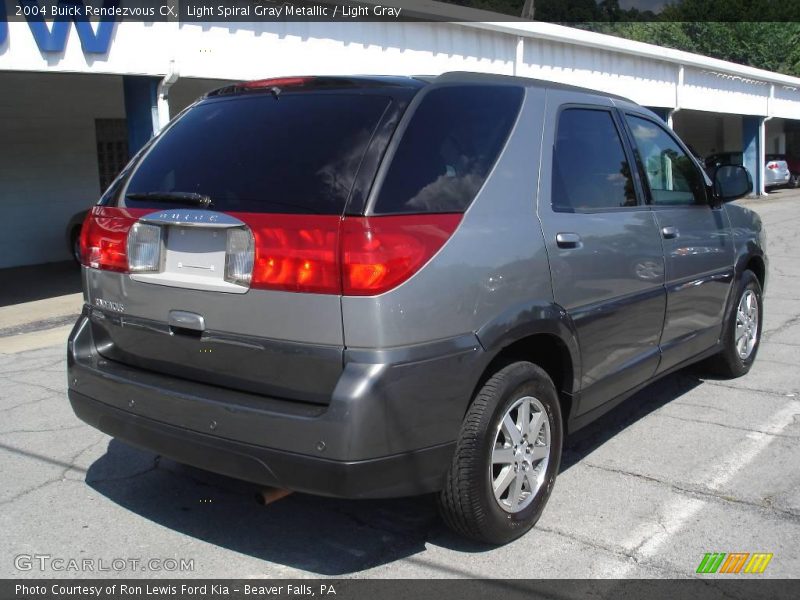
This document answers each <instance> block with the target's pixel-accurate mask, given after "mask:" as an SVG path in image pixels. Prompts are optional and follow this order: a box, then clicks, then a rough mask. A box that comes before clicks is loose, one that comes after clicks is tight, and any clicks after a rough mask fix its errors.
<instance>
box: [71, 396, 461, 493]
mask: <svg viewBox="0 0 800 600" xmlns="http://www.w3.org/2000/svg"><path fill="white" fill-rule="evenodd" d="M69 399H70V403H71V404H72V409H73V410H74V411H75V414H76V415H77V416H78V417H79V418H80V419H81V420H83V421H85V422H86V423H88V424H89V425H91V426H93V427H95V428H97V429H99V430H100V431H102V432H104V433H106V434H108V435H110V436H113V437H115V438H117V439H120V440H124V441H126V442H128V443H130V444H132V445H134V446H138V447H140V448H145V449H147V450H150V451H152V452H155V453H157V454H160V455H162V456H167V457H169V458H171V459H173V460H176V461H178V462H181V463H184V464H187V465H192V466H195V467H199V468H201V469H206V470H208V471H213V472H215V473H221V474H223V475H228V476H230V477H236V478H237V479H243V480H246V481H252V482H254V483H258V484H261V485H265V486H275V487H281V488H287V489H292V490H297V491H302V492H308V493H312V494H320V495H325V496H336V497H342V498H380V497H391V496H409V495H414V494H424V493H427V492H431V491H435V490H437V489H439V488H440V487H441V480H442V476H443V473H444V469H446V468H447V465H448V464H449V461H450V459H451V458H452V455H453V445H451V444H444V445H441V446H436V447H434V448H426V449H424V450H418V451H415V452H406V453H403V454H396V455H393V456H388V457H383V458H377V459H372V460H362V461H350V462H345V461H335V460H325V459H322V458H318V457H310V456H304V455H302V454H294V453H291V452H281V451H279V450H274V449H271V448H265V447H260V446H253V445H251V444H244V443H241V442H235V441H231V440H226V439H223V438H219V437H216V436H212V435H206V434H201V433H197V432H194V431H190V430H188V429H183V428H180V427H174V426H171V425H166V424H164V423H160V422H158V421H153V420H152V419H147V418H145V417H141V416H138V415H135V414H132V413H129V412H127V411H123V410H120V409H117V408H113V407H111V406H109V405H107V404H104V403H103V402H100V401H98V400H92V399H91V398H89V397H88V396H84V395H83V394H80V393H78V392H75V391H74V390H70V392H69Z"/></svg>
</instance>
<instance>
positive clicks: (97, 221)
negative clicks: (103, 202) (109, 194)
mask: <svg viewBox="0 0 800 600" xmlns="http://www.w3.org/2000/svg"><path fill="white" fill-rule="evenodd" d="M147 212H149V211H147V210H141V209H139V210H137V209H128V208H110V207H107V206H95V207H94V208H92V210H91V211H89V214H88V215H86V220H85V221H84V222H83V227H82V228H81V262H82V263H83V264H84V265H86V266H87V267H92V268H94V269H104V270H106V271H123V272H124V271H128V232H129V231H130V229H131V227H132V226H133V224H134V223H135V222H136V221H137V220H138V219H139V217H140V216H142V215H143V214H145V213H147Z"/></svg>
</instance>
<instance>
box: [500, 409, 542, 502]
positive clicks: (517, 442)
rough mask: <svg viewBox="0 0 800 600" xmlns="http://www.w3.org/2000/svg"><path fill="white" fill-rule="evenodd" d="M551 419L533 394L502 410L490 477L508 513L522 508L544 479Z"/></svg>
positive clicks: (533, 496)
mask: <svg viewBox="0 0 800 600" xmlns="http://www.w3.org/2000/svg"><path fill="white" fill-rule="evenodd" d="M550 441H551V440H550V420H549V418H548V416H547V411H546V410H545V408H544V405H543V404H542V403H541V402H540V401H539V400H538V399H536V398H534V397H533V396H525V397H523V398H520V399H518V400H517V401H515V402H514V403H513V404H512V405H511V407H510V408H509V409H508V410H507V411H506V412H505V414H504V415H503V418H502V419H501V421H500V425H499V426H498V428H497V433H496V434H495V440H494V445H493V447H492V462H491V465H490V477H491V484H492V490H493V492H494V497H495V500H496V501H497V503H498V505H499V506H500V508H502V509H503V510H504V511H506V512H509V513H517V512H520V511H521V510H523V509H525V508H526V507H527V506H528V505H529V504H530V503H531V502H532V501H533V499H534V498H535V497H536V494H537V492H538V491H539V489H540V488H541V487H542V485H543V484H544V481H545V473H546V472H547V464H548V462H549V461H550Z"/></svg>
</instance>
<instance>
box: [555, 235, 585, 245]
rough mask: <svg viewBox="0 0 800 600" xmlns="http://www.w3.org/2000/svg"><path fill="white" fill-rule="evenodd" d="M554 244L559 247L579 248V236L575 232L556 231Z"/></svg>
mask: <svg viewBox="0 0 800 600" xmlns="http://www.w3.org/2000/svg"><path fill="white" fill-rule="evenodd" d="M556 245H557V246H558V247H559V248H580V246H581V236H579V235H578V234H577V233H557V234H556Z"/></svg>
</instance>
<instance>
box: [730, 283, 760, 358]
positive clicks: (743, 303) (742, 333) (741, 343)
mask: <svg viewBox="0 0 800 600" xmlns="http://www.w3.org/2000/svg"><path fill="white" fill-rule="evenodd" d="M757 340H758V297H757V296H756V293H755V292H754V291H753V290H750V289H747V290H745V291H744V294H742V297H741V299H740V300H739V307H738V308H737V309H736V337H735V341H736V352H737V353H738V354H739V358H741V359H742V360H747V359H748V358H749V357H750V355H751V354H752V353H753V348H755V347H756V341H757Z"/></svg>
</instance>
